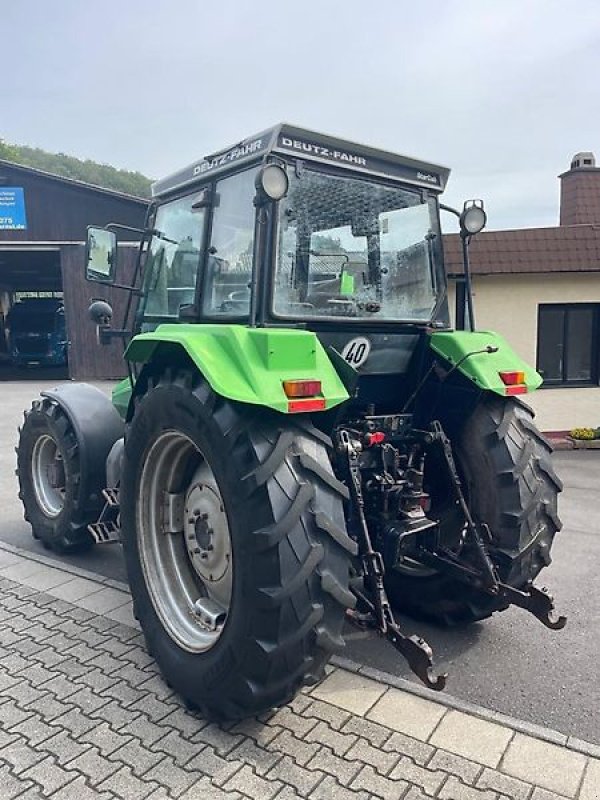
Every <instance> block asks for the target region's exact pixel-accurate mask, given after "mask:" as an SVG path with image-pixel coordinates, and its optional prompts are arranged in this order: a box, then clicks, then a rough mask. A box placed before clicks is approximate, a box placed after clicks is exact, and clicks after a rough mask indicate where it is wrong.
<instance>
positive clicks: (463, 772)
mask: <svg viewBox="0 0 600 800" xmlns="http://www.w3.org/2000/svg"><path fill="white" fill-rule="evenodd" d="M427 766H428V767H429V769H441V770H444V772H449V773H450V774H451V775H456V776H457V777H458V778H460V779H461V781H463V783H468V784H474V783H475V780H476V779H477V776H478V775H479V774H480V772H481V771H482V770H483V767H482V766H481V764H477V763H476V762H475V761H469V760H468V759H466V758H463V757H462V756H457V755H456V753H449V752H448V751H447V750H436V751H435V754H434V756H433V758H432V759H431V761H430V762H429V764H428V765H427Z"/></svg>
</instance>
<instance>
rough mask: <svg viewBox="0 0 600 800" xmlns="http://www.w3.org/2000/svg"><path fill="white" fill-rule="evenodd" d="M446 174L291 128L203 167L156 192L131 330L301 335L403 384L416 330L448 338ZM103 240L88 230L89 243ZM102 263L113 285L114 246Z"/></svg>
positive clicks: (101, 271)
mask: <svg viewBox="0 0 600 800" xmlns="http://www.w3.org/2000/svg"><path fill="white" fill-rule="evenodd" d="M448 175H449V170H448V169H446V168H444V167H440V166H436V165H434V164H430V163H428V162H424V161H417V160H415V159H411V158H406V157H404V156H399V155H396V154H393V153H387V152H383V151H379V150H375V149H373V148H371V147H367V146H364V145H358V144H352V143H350V142H346V141H343V140H339V139H334V138H332V137H330V136H325V135H322V134H316V133H312V132H310V131H306V130H301V129H299V128H295V127H292V126H289V125H279V126H277V127H275V128H273V129H270V130H267V131H264V132H263V133H261V134H258V135H256V136H253V137H250V138H249V139H246V140H244V141H243V142H240V143H239V144H237V145H235V146H233V147H231V148H228V149H227V150H224V151H222V152H219V153H216V154H213V155H211V156H207V157H206V158H204V159H203V160H201V161H200V162H197V163H194V164H192V165H190V166H189V167H187V168H186V169H184V170H181V171H179V172H177V173H175V174H174V175H171V176H169V177H167V178H165V179H163V180H161V181H158V182H157V183H155V184H154V186H153V204H152V206H151V211H150V215H149V225H148V229H147V231H146V232H145V240H144V242H143V245H142V257H141V263H140V271H141V273H142V278H141V299H140V302H139V305H138V308H137V313H136V315H135V321H134V324H133V332H135V333H139V332H141V333H146V332H149V331H153V330H155V329H156V328H157V327H158V326H159V325H161V324H165V323H173V322H186V323H193V322H202V323H211V324H214V323H217V324H218V323H225V324H228V325H232V324H240V325H244V326H249V327H277V328H282V327H284V328H301V329H304V330H311V331H315V332H317V333H318V336H319V339H320V341H321V342H322V343H323V344H324V346H325V347H332V348H334V349H335V350H336V351H337V352H338V353H340V354H341V355H342V356H343V358H344V359H345V360H346V361H347V362H348V363H349V364H350V365H351V366H352V367H353V368H354V369H356V370H358V371H359V372H360V373H361V374H397V373H403V372H405V371H406V369H407V365H408V362H409V361H410V358H411V356H412V354H413V351H414V349H415V347H416V344H417V342H418V340H419V336H418V334H419V333H422V332H424V331H425V330H429V331H431V330H444V329H448V328H449V327H450V318H449V311H448V302H447V282H446V275H445V271H444V265H443V253H442V241H441V230H440V221H439V213H440V205H439V195H440V193H441V192H442V191H443V189H444V187H445V185H446V181H447V178H448ZM478 211H480V209H479V208H476V209H475V212H478ZM484 223H485V216H483V219H482V221H481V224H480V227H483V224H484ZM475 232H477V230H475V229H474V228H473V230H472V233H475ZM107 235H108V236H113V234H112V233H109V232H107V231H99V230H97V229H90V236H91V237H92V238H93V240H94V243H95V242H96V241H97V240H98V239H99V238H101V237H106V236H107ZM113 238H114V237H113ZM96 252H97V250H94V249H93V248H92V249H90V248H89V247H88V274H89V275H91V277H93V278H95V279H98V276H99V275H100V276H102V275H104V278H103V279H105V280H111V277H110V276H113V275H114V266H115V265H116V249H115V247H114V244H113V245H112V246H111V245H110V244H109V245H108V246H107V247H106V248H105V249H104V250H103V251H101V257H102V254H104V253H105V254H106V263H105V264H104V265H103V266H102V265H101V266H100V267H98V265H97V264H95V265H94V263H93V260H90V259H92V255H94V254H95V253H96ZM90 254H92V255H90ZM90 265H91V267H90ZM106 334H107V335H109V332H108V331H106Z"/></svg>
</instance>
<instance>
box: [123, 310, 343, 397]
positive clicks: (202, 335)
mask: <svg viewBox="0 0 600 800" xmlns="http://www.w3.org/2000/svg"><path fill="white" fill-rule="evenodd" d="M165 343H169V344H175V345H179V346H180V347H182V348H183V349H184V350H185V352H186V353H187V354H188V356H189V357H190V359H191V360H192V361H193V363H194V364H195V365H196V366H197V367H198V369H199V371H200V372H201V373H202V374H203V375H204V377H205V378H206V380H207V381H208V383H209V384H210V386H211V388H212V389H213V390H214V391H215V392H216V394H218V395H221V396H222V397H227V398H228V399H230V400H236V401H238V402H240V403H250V404H251V405H260V406H266V407H268V408H272V409H274V410H275V411H280V412H282V413H289V412H290V411H291V410H292V408H291V407H290V402H289V400H288V398H287V396H286V394H285V392H284V390H283V381H284V380H303V379H306V380H309V379H312V380H319V381H321V389H322V393H321V397H322V398H323V399H324V400H325V403H324V407H323V408H322V409H315V408H310V407H308V406H307V408H306V410H307V411H308V410H310V411H314V410H323V411H325V410H327V409H329V408H333V407H334V406H336V405H339V404H340V403H343V402H344V401H345V400H347V399H348V397H349V395H348V392H347V391H346V389H345V388H344V385H343V384H342V382H341V380H340V378H339V376H338V374H337V372H336V371H335V368H334V367H333V365H332V363H331V361H330V360H329V358H328V356H327V353H326V352H325V350H324V349H323V346H322V345H321V343H320V342H319V340H318V338H317V337H316V336H315V334H314V333H311V332H310V331H305V330H296V329H287V328H286V329H282V328H246V327H244V326H242V325H209V324H207V325H204V324H197V325H186V324H175V325H169V324H166V325H159V326H158V327H157V328H156V330H154V331H152V332H150V333H142V334H139V335H138V336H136V337H135V338H134V339H132V340H131V342H130V344H129V346H128V348H127V350H126V352H125V358H126V359H128V360H129V361H133V362H136V363H142V364H146V363H148V362H149V361H151V360H152V356H153V354H154V352H155V350H156V349H157V347H158V346H159V345H161V344H165ZM294 410H301V409H298V408H295V409H294Z"/></svg>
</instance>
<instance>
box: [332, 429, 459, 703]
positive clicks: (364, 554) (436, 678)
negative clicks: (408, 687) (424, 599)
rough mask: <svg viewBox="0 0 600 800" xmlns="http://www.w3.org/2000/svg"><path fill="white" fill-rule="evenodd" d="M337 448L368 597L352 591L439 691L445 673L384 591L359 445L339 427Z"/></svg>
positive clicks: (418, 672)
mask: <svg viewBox="0 0 600 800" xmlns="http://www.w3.org/2000/svg"><path fill="white" fill-rule="evenodd" d="M337 438H338V446H339V449H340V450H341V451H342V452H343V453H345V455H346V458H347V462H348V474H349V477H350V494H351V497H352V499H353V501H354V508H355V510H356V513H357V517H358V526H357V528H358V536H359V553H360V558H361V561H362V565H363V572H364V577H365V585H366V587H367V589H368V592H369V594H370V595H371V597H367V596H365V595H364V594H363V593H362V592H360V591H355V594H356V595H357V597H358V599H359V600H361V601H362V603H363V605H364V606H366V608H367V609H368V611H369V612H370V613H371V615H372V617H373V618H374V619H375V624H376V625H377V629H378V631H379V633H380V634H382V635H383V636H385V637H386V638H387V640H388V641H389V642H390V643H391V644H392V645H393V646H394V647H395V648H396V650H398V651H399V652H400V653H402V655H403V656H404V658H405V659H406V661H407V662H408V665H409V667H410V668H411V670H412V671H413V672H414V673H415V675H417V677H418V678H420V679H421V681H423V683H424V684H425V686H427V687H428V688H430V689H435V690H436V691H441V690H442V689H443V688H444V687H445V685H446V679H447V677H448V676H447V674H446V673H443V674H441V675H435V674H434V673H433V672H432V669H433V652H432V650H431V647H430V646H429V645H428V644H427V642H426V641H425V640H424V639H421V638H420V637H419V636H405V635H404V634H403V633H402V631H401V630H400V627H399V626H398V623H397V622H396V620H395V619H394V614H393V612H392V609H391V606H390V602H389V600H388V597H387V593H386V591H385V586H384V583H383V577H384V574H385V567H384V564H383V559H382V557H381V553H379V552H377V551H376V550H374V549H373V545H372V543H371V537H370V535H369V529H368V527H367V521H366V519H365V513H364V499H363V494H362V484H361V475H360V467H359V465H358V456H359V453H360V451H361V448H362V445H361V443H360V441H359V440H358V439H353V438H352V437H351V436H350V433H349V431H347V430H344V429H342V430H341V431H339V433H338V435H337ZM349 619H350V620H352V621H354V620H355V619H356V622H357V623H358V624H364V623H365V621H366V617H365V615H364V614H357V615H356V617H355V616H354V615H353V614H350V615H349Z"/></svg>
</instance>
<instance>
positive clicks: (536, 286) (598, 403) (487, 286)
mask: <svg viewBox="0 0 600 800" xmlns="http://www.w3.org/2000/svg"><path fill="white" fill-rule="evenodd" d="M473 300H474V305H475V321H476V323H477V329H478V330H492V331H497V332H498V333H500V334H502V336H504V337H505V338H506V339H507V340H508V341H509V342H510V344H511V345H512V346H513V347H514V349H515V350H516V351H517V352H518V353H519V355H520V356H521V357H522V358H524V359H525V360H526V361H528V362H529V363H530V364H532V365H533V366H535V364H536V356H537V354H536V348H537V319H538V305H539V304H541V303H600V274H596V275H594V274H593V273H570V274H555V275H550V274H548V273H546V274H544V275H493V276H491V275H490V276H477V277H475V278H474V280H473ZM450 302H451V309H452V311H454V292H453V287H452V286H451V297H450ZM523 399H524V400H525V401H526V402H527V403H528V404H529V405H531V406H532V407H533V409H534V411H535V412H536V423H537V425H538V427H539V428H540V429H541V430H543V431H562V430H569V429H571V428H575V427H584V426H585V427H588V426H592V427H598V426H600V387H591V388H585V389H565V388H557V389H539V390H538V391H537V392H534V393H533V394H531V395H526V396H524V397H523Z"/></svg>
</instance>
